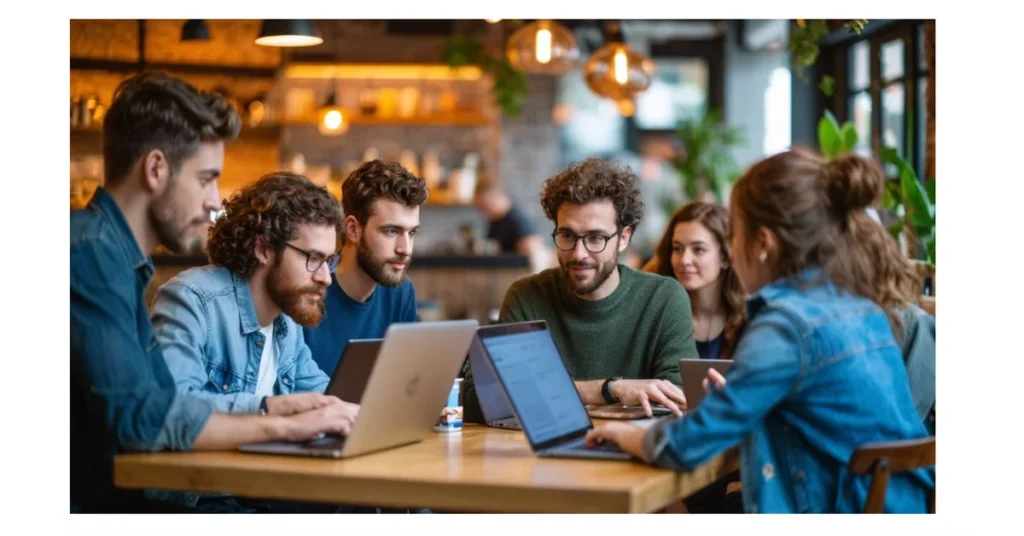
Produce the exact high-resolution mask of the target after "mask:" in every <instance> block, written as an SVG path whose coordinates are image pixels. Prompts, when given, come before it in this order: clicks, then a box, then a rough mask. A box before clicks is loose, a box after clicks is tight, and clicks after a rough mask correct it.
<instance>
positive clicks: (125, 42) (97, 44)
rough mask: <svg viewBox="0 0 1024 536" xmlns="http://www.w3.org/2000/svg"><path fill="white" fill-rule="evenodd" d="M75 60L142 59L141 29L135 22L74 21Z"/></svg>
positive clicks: (72, 46) (73, 46)
mask: <svg viewBox="0 0 1024 536" xmlns="http://www.w3.org/2000/svg"><path fill="white" fill-rule="evenodd" d="M70 55H71V57H72V58H90V59H101V60H116V61H138V60H139V29H138V22H136V21H135V20H73V21H71V51H70Z"/></svg>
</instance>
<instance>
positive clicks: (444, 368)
mask: <svg viewBox="0 0 1024 536" xmlns="http://www.w3.org/2000/svg"><path fill="white" fill-rule="evenodd" d="M477 325H478V324H477V321H476V320H450V321H440V322H415V323H406V324H392V325H391V326H390V327H388V330H387V333H385V334H384V342H383V343H382V344H381V347H380V352H378V354H377V359H376V361H375V362H374V364H373V370H372V372H371V373H370V378H369V380H368V381H367V383H366V388H365V389H364V390H363V393H362V399H361V401H360V408H359V417H358V418H357V419H356V422H355V424H354V425H353V426H352V430H351V432H349V434H348V436H347V437H342V436H333V435H329V436H325V437H320V438H317V439H313V440H311V441H303V442H296V443H291V442H268V443H257V444H249V445H243V446H241V447H239V450H241V451H243V452H255V453H263V454H288V455H294V456H316V457H326V458H349V457H352V456H358V455H360V454H366V453H370V452H376V451H380V450H384V449H389V448H394V447H398V446H401V445H408V444H411V443H417V442H419V441H422V440H423V439H424V438H425V437H427V435H429V434H430V433H432V431H433V429H434V424H435V423H437V419H438V416H439V415H440V414H441V409H442V408H444V406H445V403H446V402H447V401H448V393H449V392H450V391H451V389H452V384H453V383H454V381H455V377H456V376H458V374H459V368H460V367H461V365H462V362H463V360H464V359H465V357H466V352H468V351H469V343H470V342H471V341H472V340H473V335H474V334H475V333H476V328H477Z"/></svg>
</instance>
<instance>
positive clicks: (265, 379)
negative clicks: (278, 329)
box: [256, 324, 277, 396]
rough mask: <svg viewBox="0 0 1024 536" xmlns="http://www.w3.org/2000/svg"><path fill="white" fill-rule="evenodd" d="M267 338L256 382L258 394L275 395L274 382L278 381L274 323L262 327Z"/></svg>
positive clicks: (261, 329)
mask: <svg viewBox="0 0 1024 536" xmlns="http://www.w3.org/2000/svg"><path fill="white" fill-rule="evenodd" d="M260 332H262V333H263V336H264V337H265V338H266V340H265V341H264V342H263V355H262V356H261V357H260V378H259V381H258V382H257V383H256V394H257V395H258V396H273V395H274V384H275V383H277V348H276V347H275V346H274V324H270V325H269V326H266V327H262V328H260Z"/></svg>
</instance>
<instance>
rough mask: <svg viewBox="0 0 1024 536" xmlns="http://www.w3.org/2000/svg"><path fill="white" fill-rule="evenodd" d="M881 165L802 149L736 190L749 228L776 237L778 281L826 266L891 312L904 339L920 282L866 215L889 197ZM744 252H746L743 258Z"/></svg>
mask: <svg viewBox="0 0 1024 536" xmlns="http://www.w3.org/2000/svg"><path fill="white" fill-rule="evenodd" d="M884 188H885V176H884V175H883V174H882V170H881V169H880V168H879V167H878V164H877V163H875V162H874V161H873V160H868V159H866V158H864V157H862V156H859V155H857V154H855V153H848V154H845V155H842V156H839V157H836V158H835V159H833V160H828V159H825V158H823V157H822V156H821V155H818V154H817V153H814V152H812V151H809V150H807V149H803V148H795V149H793V150H790V151H786V152H783V153H779V154H777V155H774V156H772V157H769V158H766V159H764V160H761V161H760V162H758V163H757V164H754V165H753V166H752V167H751V168H750V169H748V170H747V171H746V172H745V173H744V174H743V175H742V176H741V177H740V178H739V180H738V181H737V182H736V185H735V186H734V187H733V191H732V203H733V204H732V207H733V210H735V211H737V212H738V214H737V215H738V216H741V218H742V220H743V221H744V222H745V226H746V230H747V231H748V232H750V233H754V232H756V230H757V229H758V228H760V227H764V228H766V229H768V230H770V231H772V233H774V234H775V236H776V238H777V240H778V243H779V252H778V254H777V255H776V257H777V258H776V259H775V260H774V265H775V271H776V274H775V275H776V276H777V277H791V276H796V275H797V274H798V273H799V272H800V271H802V270H803V269H805V268H808V267H821V268H822V274H821V278H826V279H828V280H831V281H832V282H833V283H834V284H835V285H836V286H837V287H839V288H841V289H844V290H846V291H848V292H852V293H854V294H856V295H859V296H863V297H865V298H869V299H871V300H873V301H874V302H875V303H877V304H878V305H879V306H881V307H882V309H884V310H885V312H886V315H887V316H888V317H889V323H890V325H891V326H892V329H893V333H894V334H895V335H896V339H897V340H900V339H901V338H902V337H901V333H902V325H903V322H902V317H901V314H900V309H904V308H907V307H909V306H910V305H911V304H912V303H915V302H916V296H915V295H916V294H917V289H919V288H920V280H919V278H918V275H917V273H916V272H915V271H914V268H913V265H912V264H911V262H910V261H909V260H908V259H907V258H906V257H905V256H903V255H902V254H901V253H900V250H899V247H898V246H897V244H896V241H895V240H894V239H893V237H892V236H891V235H890V234H889V233H888V232H887V231H886V230H885V229H884V228H883V227H882V226H881V225H879V223H878V222H876V221H874V220H872V219H871V216H869V215H868V214H867V212H866V210H865V209H867V207H869V206H871V205H872V204H873V203H875V202H877V200H878V199H879V198H880V197H881V196H882V193H883V189H884ZM737 253H739V252H737Z"/></svg>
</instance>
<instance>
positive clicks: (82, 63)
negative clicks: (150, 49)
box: [71, 58, 277, 78]
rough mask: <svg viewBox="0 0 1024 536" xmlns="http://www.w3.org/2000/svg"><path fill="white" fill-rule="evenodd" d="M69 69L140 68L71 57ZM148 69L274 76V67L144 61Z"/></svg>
mask: <svg viewBox="0 0 1024 536" xmlns="http://www.w3.org/2000/svg"><path fill="white" fill-rule="evenodd" d="M71 69H72V70H82V71H113V72H119V73H137V72H140V71H141V70H142V68H140V64H139V63H135V62H130V61H111V60H97V59H91V58H71ZM144 69H145V70H148V71H173V72H178V73H185V74H222V75H228V76H248V77H252V78H274V77H275V76H276V75H277V68H276V67H239V66H234V65H201V64H194V63H146V64H145V67H144Z"/></svg>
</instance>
